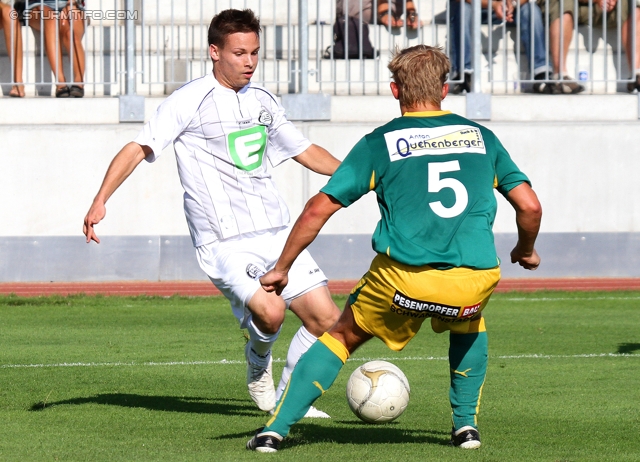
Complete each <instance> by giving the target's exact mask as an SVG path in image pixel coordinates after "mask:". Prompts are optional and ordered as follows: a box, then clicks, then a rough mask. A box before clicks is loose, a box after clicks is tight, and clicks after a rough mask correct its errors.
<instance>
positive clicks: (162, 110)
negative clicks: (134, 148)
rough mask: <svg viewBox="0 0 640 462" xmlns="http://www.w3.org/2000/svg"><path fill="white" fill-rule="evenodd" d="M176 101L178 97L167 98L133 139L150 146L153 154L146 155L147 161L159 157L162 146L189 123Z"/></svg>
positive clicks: (176, 135)
mask: <svg viewBox="0 0 640 462" xmlns="http://www.w3.org/2000/svg"><path fill="white" fill-rule="evenodd" d="M176 94H177V93H174V95H176ZM178 102H179V100H178V98H175V97H169V98H167V99H166V100H165V101H164V102H163V103H162V104H161V105H160V106H159V107H158V109H157V110H156V112H155V113H154V114H153V116H152V117H151V119H150V120H149V121H148V122H147V123H146V124H145V125H144V127H142V131H141V132H140V134H138V136H137V137H136V138H135V139H134V140H133V141H134V142H136V143H138V144H139V145H141V146H149V147H150V148H151V150H152V151H153V154H152V155H150V156H147V157H146V160H147V161H148V162H153V161H155V160H156V159H157V158H158V157H160V153H162V151H163V150H164V148H166V147H167V146H169V144H171V143H173V142H174V141H175V139H176V138H178V136H180V134H181V133H182V132H183V131H184V129H185V128H186V127H187V125H188V124H189V122H190V118H189V117H185V116H184V115H183V114H181V112H180V110H179V105H178Z"/></svg>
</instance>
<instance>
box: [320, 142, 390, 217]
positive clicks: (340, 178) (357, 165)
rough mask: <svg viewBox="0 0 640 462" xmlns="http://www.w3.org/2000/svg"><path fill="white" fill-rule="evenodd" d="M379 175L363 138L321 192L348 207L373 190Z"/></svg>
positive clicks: (367, 144)
mask: <svg viewBox="0 0 640 462" xmlns="http://www.w3.org/2000/svg"><path fill="white" fill-rule="evenodd" d="M379 175H380V172H376V169H375V166H374V156H373V153H372V151H371V150H370V149H369V143H368V142H367V139H366V137H365V138H362V139H361V140H360V141H358V143H357V144H356V145H355V146H354V147H353V149H351V151H350V152H349V154H348V155H347V157H346V158H345V159H344V160H343V161H342V163H341V164H340V166H339V167H338V169H337V170H336V171H335V172H334V173H333V175H332V176H331V178H330V179H329V182H328V183H327V185H326V186H325V187H324V188H322V189H321V191H322V192H323V193H325V194H328V195H330V196H331V197H333V198H334V199H336V200H337V201H338V202H340V203H341V204H342V205H343V206H344V207H348V206H349V205H351V204H353V203H354V202H355V201H357V200H358V199H360V198H361V197H362V196H364V195H365V194H366V193H368V192H369V191H371V190H372V189H374V188H375V185H376V182H377V181H378V179H379Z"/></svg>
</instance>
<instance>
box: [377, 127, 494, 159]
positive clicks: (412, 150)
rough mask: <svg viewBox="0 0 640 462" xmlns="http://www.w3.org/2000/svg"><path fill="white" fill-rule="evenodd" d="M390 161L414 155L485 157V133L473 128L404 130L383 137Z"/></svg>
mask: <svg viewBox="0 0 640 462" xmlns="http://www.w3.org/2000/svg"><path fill="white" fill-rule="evenodd" d="M384 139H385V141H386V143H387V150H388V151H389V158H390V159H391V162H394V161H396V160H402V159H406V158H408V157H415V156H441V155H444V154H486V153H487V150H486V148H485V144H484V139H483V138H482V133H481V132H480V129H479V128H477V127H472V126H470V125H445V126H443V127H432V128H426V127H425V128H405V129H402V130H396V131H393V132H388V133H385V134H384Z"/></svg>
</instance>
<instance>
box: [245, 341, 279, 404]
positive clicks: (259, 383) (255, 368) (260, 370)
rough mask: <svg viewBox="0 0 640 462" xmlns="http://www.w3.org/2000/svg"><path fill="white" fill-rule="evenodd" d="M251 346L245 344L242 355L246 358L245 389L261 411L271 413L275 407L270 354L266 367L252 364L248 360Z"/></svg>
mask: <svg viewBox="0 0 640 462" xmlns="http://www.w3.org/2000/svg"><path fill="white" fill-rule="evenodd" d="M250 352H251V346H250V344H249V343H247V346H246V347H245V348H244V355H245V357H246V358H247V387H248V388H249V395H250V396H251V399H252V400H253V402H254V403H256V404H257V405H258V408H260V410H262V411H271V410H272V409H273V408H274V407H276V390H275V387H274V386H273V373H272V368H271V365H272V363H273V361H272V359H271V353H269V363H268V364H267V366H266V367H264V366H259V365H256V364H252V363H251V360H250Z"/></svg>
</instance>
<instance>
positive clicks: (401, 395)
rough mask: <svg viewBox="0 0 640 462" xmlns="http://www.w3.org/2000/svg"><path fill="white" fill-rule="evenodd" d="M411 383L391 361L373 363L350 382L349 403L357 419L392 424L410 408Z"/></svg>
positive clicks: (356, 371)
mask: <svg viewBox="0 0 640 462" xmlns="http://www.w3.org/2000/svg"><path fill="white" fill-rule="evenodd" d="M410 393H411V389H410V388H409V381H408V380H407V377H406V376H405V375H404V373H403V372H402V371H401V370H400V368H398V367H397V366H395V365H394V364H391V363H389V362H387V361H369V362H368V363H365V364H363V365H362V366H360V367H358V368H357V369H356V370H355V371H353V374H351V377H349V381H348V382H347V401H348V402H349V407H350V408H351V410H352V411H353V413H354V414H355V415H357V416H358V417H359V418H360V419H362V420H364V421H365V422H368V423H382V422H391V421H392V420H395V419H397V418H398V417H399V416H400V414H402V413H403V412H404V410H405V409H406V408H407V404H409V394H410Z"/></svg>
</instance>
